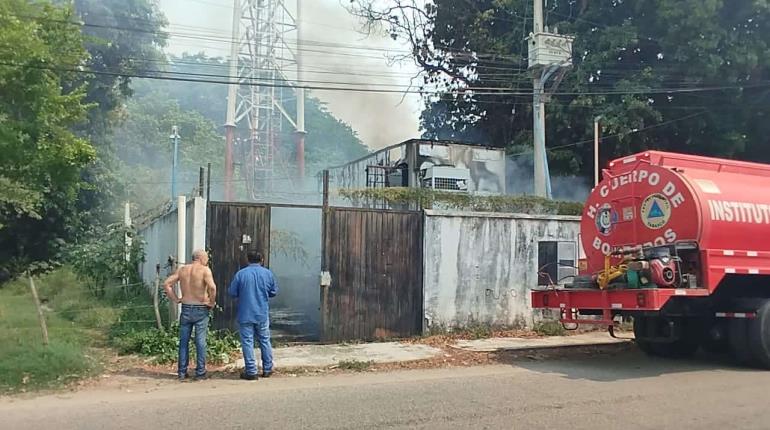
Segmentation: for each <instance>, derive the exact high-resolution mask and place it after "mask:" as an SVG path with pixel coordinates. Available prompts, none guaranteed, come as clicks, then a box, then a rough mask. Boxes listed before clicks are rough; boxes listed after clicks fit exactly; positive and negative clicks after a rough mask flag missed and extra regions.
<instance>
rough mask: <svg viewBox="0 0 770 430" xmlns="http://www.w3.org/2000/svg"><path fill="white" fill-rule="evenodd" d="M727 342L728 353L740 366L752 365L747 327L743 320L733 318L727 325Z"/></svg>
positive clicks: (745, 321) (746, 322)
mask: <svg viewBox="0 0 770 430" xmlns="http://www.w3.org/2000/svg"><path fill="white" fill-rule="evenodd" d="M727 340H728V342H729V343H730V352H732V354H733V357H735V359H736V360H737V361H738V363H739V364H742V365H750V364H751V363H752V356H751V350H750V349H749V327H748V321H747V320H745V319H738V318H734V319H731V320H730V322H729V323H728V324H727Z"/></svg>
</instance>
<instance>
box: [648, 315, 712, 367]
mask: <svg viewBox="0 0 770 430" xmlns="http://www.w3.org/2000/svg"><path fill="white" fill-rule="evenodd" d="M668 322H669V321H668V320H666V319H664V318H661V317H637V318H634V336H635V337H637V338H638V339H637V340H636V344H637V345H638V346H639V349H641V350H642V351H644V352H645V353H647V354H649V355H656V356H659V357H666V358H686V357H690V356H692V355H693V354H695V352H696V351H698V347H700V343H701V342H700V340H701V336H700V332H699V330H698V327H697V324H694V323H693V322H692V321H689V320H686V319H680V320H676V323H677V324H682V337H680V338H678V339H675V340H673V341H668V342H650V341H648V340H644V339H642V338H644V337H645V335H646V334H647V333H649V332H648V331H647V330H648V327H649V324H654V325H657V326H658V327H655V329H654V330H653V333H655V332H656V331H659V329H660V328H661V327H660V326H661V325H662V324H668ZM662 337H664V336H662Z"/></svg>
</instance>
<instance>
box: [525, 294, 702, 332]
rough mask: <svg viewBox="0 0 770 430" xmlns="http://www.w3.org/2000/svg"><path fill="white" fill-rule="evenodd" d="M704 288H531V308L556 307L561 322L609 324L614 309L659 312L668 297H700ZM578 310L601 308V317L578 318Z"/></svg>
mask: <svg viewBox="0 0 770 430" xmlns="http://www.w3.org/2000/svg"><path fill="white" fill-rule="evenodd" d="M708 295H709V290H708V289H706V288H647V289H633V290H632V289H625V290H588V289H547V290H534V291H532V307H533V308H534V309H559V310H560V311H561V318H560V321H561V322H563V323H580V324H600V325H612V324H613V321H612V314H613V312H618V311H653V312H654V311H659V310H660V309H661V308H662V307H663V306H664V305H665V304H666V302H668V300H669V299H670V298H671V297H704V296H708ZM578 309H591V310H601V311H602V319H599V320H597V319H586V318H579V317H577V315H576V312H575V311H576V310H578Z"/></svg>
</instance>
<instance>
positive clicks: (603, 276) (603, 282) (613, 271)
mask: <svg viewBox="0 0 770 430" xmlns="http://www.w3.org/2000/svg"><path fill="white" fill-rule="evenodd" d="M627 271H628V265H626V264H622V263H621V264H619V265H617V266H612V265H611V264H610V257H609V256H605V257H604V270H601V271H600V272H599V273H597V274H596V281H597V283H598V284H599V289H600V290H605V289H607V287H608V286H609V285H610V283H611V282H612V281H614V280H615V279H617V278H619V277H621V276H623V275H625V274H626V272H627Z"/></svg>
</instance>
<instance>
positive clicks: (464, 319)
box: [423, 211, 580, 331]
mask: <svg viewBox="0 0 770 430" xmlns="http://www.w3.org/2000/svg"><path fill="white" fill-rule="evenodd" d="M579 231H580V218H578V217H565V216H548V215H540V216H531V215H518V214H491V213H461V212H447V211H426V216H425V236H424V254H425V256H424V259H425V262H424V271H425V276H424V282H425V288H424V296H423V297H424V299H423V300H424V314H425V320H424V329H425V331H430V330H432V329H438V330H442V329H450V328H463V327H467V326H469V325H471V324H474V323H482V324H488V325H494V326H520V327H530V326H531V325H532V324H533V322H534V320H535V314H534V312H533V310H532V308H531V303H530V297H529V291H530V289H532V288H534V287H536V286H537V279H538V277H537V272H538V269H539V268H538V267H537V266H538V242H539V241H565V242H566V241H572V242H577V241H578V234H579Z"/></svg>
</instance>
